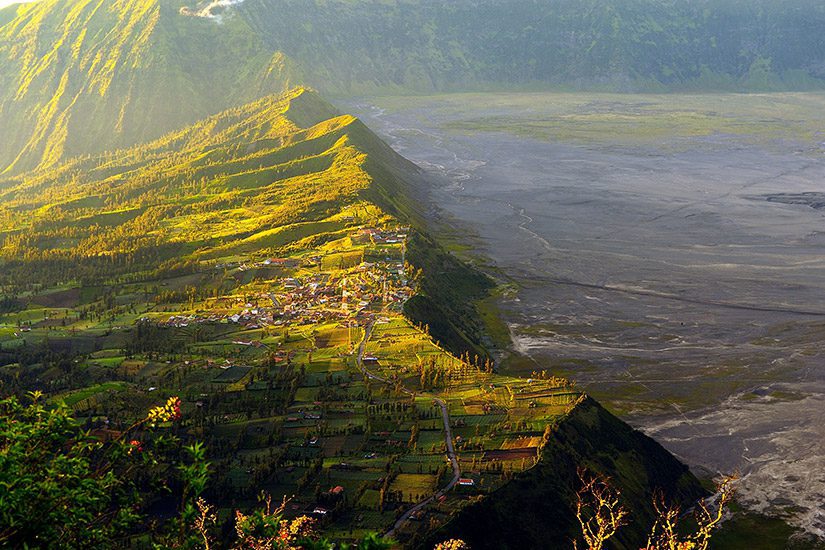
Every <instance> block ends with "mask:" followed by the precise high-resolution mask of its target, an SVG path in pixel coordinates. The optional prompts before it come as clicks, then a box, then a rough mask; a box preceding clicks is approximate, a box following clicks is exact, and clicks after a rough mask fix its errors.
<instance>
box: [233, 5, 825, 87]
mask: <svg viewBox="0 0 825 550" xmlns="http://www.w3.org/2000/svg"><path fill="white" fill-rule="evenodd" d="M309 5H310V7H307V2H304V1H303V0H247V1H246V2H244V3H243V4H242V5H240V6H239V7H238V13H239V14H240V15H241V16H242V17H243V18H245V19H247V20H248V21H249V22H250V25H251V26H252V27H253V28H255V30H256V32H257V34H259V35H260V36H261V37H262V38H263V39H264V40H265V41H267V43H268V44H269V45H270V47H272V48H273V49H277V50H280V51H283V52H284V53H285V54H286V55H287V56H289V57H290V58H293V59H295V60H296V61H297V62H298V63H300V64H301V65H302V66H303V67H304V68H305V69H306V70H307V76H308V77H309V78H310V80H309V83H310V84H311V85H313V86H317V87H319V89H321V90H324V91H334V92H338V93H360V92H365V91H367V92H373V91H383V90H386V89H397V90H420V91H431V90H466V89H468V88H483V87H495V88H502V89H508V88H509V89H512V88H517V87H519V86H522V87H525V86H531V87H546V86H547V85H548V84H549V85H555V86H565V87H568V86H575V87H587V88H606V89H618V90H628V89H666V88H728V89H765V88H771V87H791V88H793V87H798V86H814V85H815V86H821V85H822V78H823V77H825V43H823V42H822V40H820V39H819V38H818V37H819V34H820V33H819V31H818V29H821V28H822V27H823V24H825V7H824V6H823V5H822V3H821V2H817V1H815V0H792V1H789V2H774V1H772V0H699V1H686V0H685V1H682V0H584V1H582V0H509V1H501V0H456V1H452V2H426V1H419V0H397V1H391V2H387V1H384V0H331V1H323V2H322V1H315V2H309Z"/></svg>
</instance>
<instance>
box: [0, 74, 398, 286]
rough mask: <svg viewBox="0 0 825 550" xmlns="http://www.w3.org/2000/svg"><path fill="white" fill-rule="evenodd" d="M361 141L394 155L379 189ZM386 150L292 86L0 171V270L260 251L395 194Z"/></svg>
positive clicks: (379, 158)
mask: <svg viewBox="0 0 825 550" xmlns="http://www.w3.org/2000/svg"><path fill="white" fill-rule="evenodd" d="M366 149H370V150H371V151H372V152H373V156H374V157H375V158H371V159H370V162H373V163H376V164H382V163H383V162H384V161H389V160H391V161H392V163H393V168H387V167H386V166H385V167H384V168H383V170H384V172H385V173H386V178H385V179H384V180H383V181H382V182H381V186H383V187H382V189H380V190H379V189H377V187H378V186H377V185H375V182H374V179H373V177H372V176H371V175H370V174H369V173H367V172H366V171H365V169H364V165H365V163H366V162H367V156H366V154H365V150H366ZM390 155H393V153H391V151H389V149H388V148H387V147H386V145H384V144H383V143H381V142H380V140H378V139H377V138H375V137H374V136H373V135H372V134H371V133H370V132H369V131H368V130H367V129H366V128H365V127H364V126H363V125H362V124H361V123H360V122H359V121H358V120H356V119H355V118H353V117H351V116H347V115H339V114H338V113H337V112H336V111H335V110H334V108H333V107H332V106H330V105H329V104H327V103H326V102H324V101H323V100H321V99H320V98H319V97H318V96H317V95H316V94H315V93H314V92H310V91H307V90H305V89H302V88H299V89H295V90H292V91H290V92H288V93H286V94H284V95H277V96H267V97H265V98H263V99H260V100H258V101H256V102H254V103H250V104H248V105H246V106H243V107H239V108H236V109H232V110H229V111H226V112H224V113H221V114H219V115H216V116H214V117H211V118H208V119H206V120H204V121H201V122H199V123H197V124H195V125H193V126H190V127H188V128H186V129H184V130H181V131H178V132H174V133H170V134H168V135H166V136H164V137H163V138H161V139H159V140H157V141H154V142H151V143H149V144H147V145H143V146H140V147H136V148H133V149H128V150H123V151H119V152H116V153H112V154H108V155H102V156H96V157H85V158H80V159H76V160H72V161H70V162H67V163H65V164H62V165H59V166H57V167H54V168H50V169H43V170H40V171H35V172H30V173H27V174H25V175H22V176H19V177H16V178H13V179H6V180H3V181H2V182H1V183H0V186H2V189H3V190H2V191H0V228H2V232H0V260H2V261H3V263H4V264H5V270H4V272H5V277H4V278H5V279H6V280H7V282H8V283H9V284H14V283H15V280H14V278H15V277H22V276H23V275H22V274H23V273H25V272H27V271H28V270H29V269H31V268H32V266H35V267H38V268H40V270H39V271H38V273H39V274H40V277H41V279H42V280H44V281H49V280H51V282H57V281H56V280H54V279H55V278H62V279H64V280H65V279H73V278H82V277H90V276H92V277H93V276H94V274H95V272H96V271H97V270H98V269H100V267H101V266H105V267H106V273H107V274H109V275H110V276H114V275H116V274H118V273H125V272H133V271H135V270H137V269H153V268H156V267H157V266H158V265H160V264H162V263H163V262H165V261H169V260H171V261H173V262H177V263H181V262H186V261H200V260H208V259H214V258H215V257H218V256H226V255H231V254H232V253H233V252H237V253H244V254H245V253H249V252H250V251H252V250H260V251H261V253H263V254H265V253H266V251H267V249H268V248H269V249H272V248H275V247H283V246H284V245H288V244H289V243H290V242H291V241H293V240H294V241H297V240H299V239H302V238H305V237H309V236H316V237H317V236H318V235H319V234H323V233H324V232H328V231H334V230H335V229H336V228H337V229H338V230H341V229H343V228H344V226H345V224H343V223H342V222H341V220H340V214H341V211H342V209H345V208H346V207H347V206H348V205H351V204H353V203H356V202H358V201H360V200H363V199H364V198H367V197H375V198H376V200H380V198H381V196H387V197H389V196H390V195H393V193H392V189H393V188H394V187H393V186H394V184H393V183H392V182H391V180H392V176H391V175H389V171H391V170H394V169H395V168H398V167H402V168H403V169H412V165H409V164H407V163H405V161H403V160H402V159H401V158H400V157H392V158H391V157H390ZM388 207H389V208H390V209H392V206H391V205H389V204H388ZM307 224H315V225H312V226H308V225H307ZM302 227H303V228H304V229H303V230H302V229H301V228H302ZM50 273H51V274H53V275H51V276H50V275H49V274H50ZM17 282H19V281H17Z"/></svg>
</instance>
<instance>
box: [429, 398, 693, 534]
mask: <svg viewBox="0 0 825 550" xmlns="http://www.w3.org/2000/svg"><path fill="white" fill-rule="evenodd" d="M582 466H584V467H586V468H588V469H589V470H591V471H594V472H599V473H600V474H602V475H604V476H607V477H609V478H610V479H611V482H612V484H613V485H614V486H615V487H617V488H618V489H619V490H620V491H621V494H622V499H623V502H624V503H625V506H626V507H627V509H628V510H631V511H632V512H631V515H632V517H631V518H630V523H629V524H628V525H626V526H624V527H623V528H622V529H620V530H619V532H618V534H617V536H616V538H615V539H613V540H610V541H609V542H608V544H607V546H606V547H607V548H613V549H622V550H636V549H637V548H640V547H643V546H644V545H645V542H646V541H647V535H648V528H647V527H648V526H650V525H652V524H653V521H654V519H655V513H654V511H653V507H652V505H651V502H652V499H653V492H654V491H655V490H660V491H662V493H663V494H664V495H666V498H667V499H668V501H669V502H677V503H682V504H687V505H690V504H691V503H692V502H694V501H695V500H696V499H698V498H700V497H701V496H702V495H703V491H702V489H701V487H700V485H699V484H698V483H697V481H696V478H694V476H693V474H691V473H690V472H689V470H688V469H687V467H686V466H685V465H684V464H682V463H680V462H679V461H678V460H676V459H675V458H674V457H673V456H672V455H671V454H670V453H668V452H667V451H666V450H665V449H664V448H663V447H662V446H661V445H659V444H658V443H656V442H655V441H653V440H652V439H650V438H649V437H647V436H645V435H644V434H642V433H641V432H638V431H636V430H633V429H632V428H631V427H630V426H628V425H627V424H625V423H624V422H622V421H621V420H619V419H618V418H616V417H615V416H613V415H612V414H610V413H609V412H608V411H607V410H605V409H604V408H602V407H601V405H599V404H598V403H597V402H596V401H594V400H592V399H587V400H585V401H584V402H583V403H582V404H580V405H579V406H578V407H577V408H576V409H575V410H574V411H573V412H572V413H571V414H570V415H569V416H567V417H566V418H564V419H563V420H561V422H560V423H559V425H558V426H557V427H556V429H555V430H553V435H552V437H551V438H550V440H549V441H548V442H547V445H545V447H544V449H543V450H542V460H541V462H540V463H539V465H538V466H537V467H535V468H533V469H531V470H529V471H527V472H523V473H521V474H519V475H517V476H516V478H515V479H514V480H513V481H512V482H511V483H509V484H507V485H506V486H504V487H503V488H501V489H499V490H498V491H496V492H494V493H492V494H491V495H490V496H489V497H487V498H484V499H481V500H479V501H478V502H476V503H474V504H472V505H470V506H468V507H467V508H465V509H464V510H462V512H461V513H460V514H458V515H457V517H456V518H455V519H454V520H453V521H452V522H451V523H450V524H448V525H447V526H446V527H445V528H444V529H443V530H442V531H441V532H440V533H438V535H437V536H435V537H434V538H433V540H436V539H438V538H439V537H440V538H444V537H446V536H454V537H461V538H463V539H464V540H466V541H467V542H468V543H470V545H471V546H472V547H473V548H478V549H488V548H489V549H496V550H508V549H513V550H515V549H522V548H548V547H552V546H548V544H549V541H559V544H561V542H560V541H570V540H574V539H575V538H576V537H577V536H578V535H579V529H580V528H579V524H578V521H577V519H576V516H575V504H574V503H575V499H576V496H575V492H576V490H577V489H578V487H579V485H580V481H579V479H578V474H577V469H578V468H579V467H582ZM525 502H529V503H530V506H524V503H525ZM559 547H561V546H559Z"/></svg>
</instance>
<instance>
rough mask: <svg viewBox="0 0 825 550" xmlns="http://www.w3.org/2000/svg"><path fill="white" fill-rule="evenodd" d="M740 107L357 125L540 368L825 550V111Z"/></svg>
mask: <svg viewBox="0 0 825 550" xmlns="http://www.w3.org/2000/svg"><path fill="white" fill-rule="evenodd" d="M734 100H735V101H731V100H730V98H728V97H727V96H712V97H708V98H707V99H706V100H703V98H702V97H697V96H687V97H686V98H685V101H684V103H688V104H690V105H692V106H694V107H692V108H693V109H696V112H697V113H699V114H698V115H697V116H700V117H702V118H701V120H700V121H699V122H698V123H697V122H696V120H695V119H691V117H690V112H686V111H685V109H684V108H680V109H679V110H678V112H677V110H676V109H675V108H674V112H675V113H676V114H675V115H672V114H670V113H669V112H668V105H680V103H681V101H680V98H679V97H678V96H676V97H674V96H668V97H667V98H666V99H662V97H661V96H656V97H647V96H618V97H617V96H610V97H603V96H593V97H573V98H572V99H571V97H570V96H569V95H565V96H559V97H555V96H553V95H549V94H545V95H532V96H530V95H527V96H503V95H500V94H495V95H494V94H490V95H485V94H476V95H470V96H455V95H447V96H434V97H430V98H375V99H370V100H364V101H359V102H357V103H353V104H351V105H348V106H347V107H348V108H349V109H350V110H353V111H355V112H357V113H360V114H361V116H362V118H363V119H364V120H365V121H366V122H367V124H368V125H370V126H371V127H372V128H373V129H375V130H377V131H378V132H379V133H380V134H382V135H383V136H384V137H385V138H386V139H387V140H388V141H389V142H390V143H391V144H392V145H393V147H394V148H395V149H396V150H397V151H399V152H400V153H401V154H402V155H404V156H406V157H407V158H408V159H410V160H412V161H413V162H415V163H417V164H418V165H419V166H421V167H423V168H424V169H425V171H426V172H427V173H428V174H429V175H430V176H431V177H430V178H429V180H430V181H431V182H432V195H433V199H434V202H435V203H436V204H437V205H438V206H439V207H440V208H441V209H442V210H443V212H444V213H445V216H447V217H448V218H449V219H450V220H451V222H452V223H453V224H455V226H456V227H459V228H460V230H461V231H464V232H465V236H464V237H463V240H465V241H466V242H467V243H470V244H472V245H473V246H474V247H475V248H476V250H477V251H478V252H479V254H482V255H484V256H486V257H487V258H489V259H490V260H491V262H492V263H493V264H494V266H495V267H496V268H497V270H498V271H499V272H500V273H503V274H505V276H506V277H507V278H509V279H510V280H511V281H513V282H514V283H515V284H516V287H517V288H518V291H517V292H513V293H509V294H508V295H507V297H506V298H504V299H503V301H502V304H501V307H502V309H503V312H504V316H505V318H506V320H507V322H508V323H509V325H510V328H511V333H512V336H513V339H514V341H515V344H516V346H517V348H518V349H519V350H520V351H522V352H524V353H525V354H527V355H528V356H529V357H530V358H531V359H533V360H534V361H535V365H540V366H542V367H544V368H547V367H549V368H551V369H552V370H553V371H554V372H556V373H562V374H565V375H567V376H570V377H571V378H573V379H575V380H576V381H577V382H578V383H579V384H580V385H581V386H583V387H584V388H585V389H586V390H587V391H588V392H589V393H591V394H592V395H594V396H595V397H596V398H598V399H600V400H602V401H603V402H606V403H607V404H609V405H610V406H611V408H612V409H613V410H615V411H618V412H619V413H620V414H621V415H622V416H623V417H624V418H625V419H626V420H628V421H629V422H630V423H631V424H633V425H635V426H637V427H639V428H640V429H642V430H643V431H645V432H646V433H648V434H649V435H651V436H653V437H654V438H656V439H657V440H658V441H659V442H661V443H662V444H663V445H665V447H667V448H668V449H669V450H671V451H672V452H674V453H675V454H676V455H677V456H679V457H681V458H682V459H683V460H685V461H686V462H688V463H689V464H691V465H692V466H693V467H694V468H697V469H703V470H707V471H710V472H734V471H739V472H741V474H742V481H741V483H740V487H739V497H740V501H741V502H742V503H743V504H745V505H746V506H747V507H749V508H751V509H754V510H758V511H763V512H766V513H769V514H772V515H779V516H782V517H785V518H787V519H788V520H789V521H790V522H791V523H793V524H796V525H798V526H801V527H803V528H805V529H806V530H808V531H809V532H810V533H813V534H816V535H818V536H820V537H825V421H823V417H825V210H821V209H820V208H821V207H822V205H821V204H818V203H817V202H816V200H815V199H817V196H816V195H806V193H815V192H822V191H825V143H822V142H823V141H825V138H823V137H822V136H820V135H819V134H818V133H817V132H816V131H810V127H816V125H817V124H818V123H819V122H821V119H820V117H822V116H823V115H822V114H821V113H822V111H819V110H817V109H814V108H813V107H815V106H821V105H822V104H823V101H825V100H823V98H822V96H817V95H811V96H806V95H804V94H802V95H791V96H787V97H786V96H782V95H777V96H755V97H753V98H748V97H742V96H737V97H735V98H734ZM716 104H718V105H721V107H719V108H718V110H712V109H711V110H708V109H710V107H707V108H706V107H705V105H716ZM790 104H793V105H792V106H791V107H787V109H788V111H792V112H793V115H794V116H795V117H796V119H794V120H787V119H786V118H785V116H784V115H785V111H783V106H784V105H790ZM800 105H801V107H800ZM809 108H810V109H811V114H810V117H809V116H806V115H804V114H803V115H800V111H805V110H806V109H809ZM738 109H741V117H740V115H739V113H738V111H737V110H738ZM766 113H768V115H766ZM816 113H819V114H816ZM570 117H574V118H573V121H572V122H571V120H570ZM668 117H671V119H672V120H671V119H669V118H668ZM616 120H619V121H623V122H627V121H630V124H626V125H625V128H624V129H622V128H623V127H622V126H616V124H615V121H616ZM537 121H538V122H537ZM582 121H584V122H582ZM674 121H675V122H674ZM740 121H742V124H741V127H737V126H736V125H737V124H739V123H740ZM576 124H578V126H577V125H576ZM588 125H589V126H588ZM585 126H586V127H585ZM732 127H733V128H734V131H732V132H731V131H730V130H731V128H732ZM820 127H822V128H825V125H823V126H820ZM524 128H528V129H530V131H529V132H525V131H523V130H524ZM571 128H572V130H573V131H571ZM582 128H583V130H582ZM617 128H619V131H618V133H617V130H616V129H617ZM579 130H581V131H579ZM577 131H578V133H576V132H577ZM779 194H783V195H782V196H779ZM818 199H821V197H818Z"/></svg>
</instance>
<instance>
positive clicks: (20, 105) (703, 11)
mask: <svg viewBox="0 0 825 550" xmlns="http://www.w3.org/2000/svg"><path fill="white" fill-rule="evenodd" d="M823 28H825V5H824V4H822V3H821V2H818V1H816V0H794V1H791V2H775V1H773V0H696V1H688V0H453V1H451V2H433V1H423V0H323V1H321V0H222V1H212V2H207V1H203V0H200V1H198V0H40V1H39V2H36V3H34V4H23V5H17V6H11V7H9V8H6V9H4V10H0V128H3V129H4V132H3V137H2V143H0V172H2V171H5V172H6V173H19V172H20V171H24V170H27V169H30V168H33V167H35V166H39V165H43V166H53V165H55V164H56V163H59V162H60V161H62V160H65V159H67V158H71V157H73V156H77V155H85V154H95V153H100V152H103V151H106V150H112V149H113V148H118V147H127V146H131V145H134V144H137V143H142V142H145V141H147V140H150V139H154V138H157V137H159V136H160V135H162V134H163V133H165V132H168V131H170V130H172V129H174V128H178V127H181V126H183V125H185V124H190V123H193V122H195V121H196V120H198V119H200V118H203V117H205V116H208V115H210V114H214V113H217V112H218V111H220V110H222V109H225V108H228V107H231V106H236V105H241V104H243V103H245V102H247V101H251V100H253V99H255V98H257V97H260V96H262V95H265V94H270V93H278V92H281V91H284V90H286V89H288V88H289V87H290V86H291V85H295V84H307V85H310V86H312V87H314V88H316V89H318V90H320V91H322V92H323V93H327V94H337V95H352V94H360V93H386V92H402V93H406V92H432V91H461V90H471V89H487V88H495V89H513V90H517V89H528V88H547V87H563V88H571V87H573V88H589V89H605V90H620V91H621V90H671V89H693V90H699V89H728V90H771V89H800V88H819V87H822V86H823V85H825V39H823V38H822V37H823V33H822V32H821V31H822V29H823ZM9 128H10V129H12V130H11V131H9V130H7V129H9Z"/></svg>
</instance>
